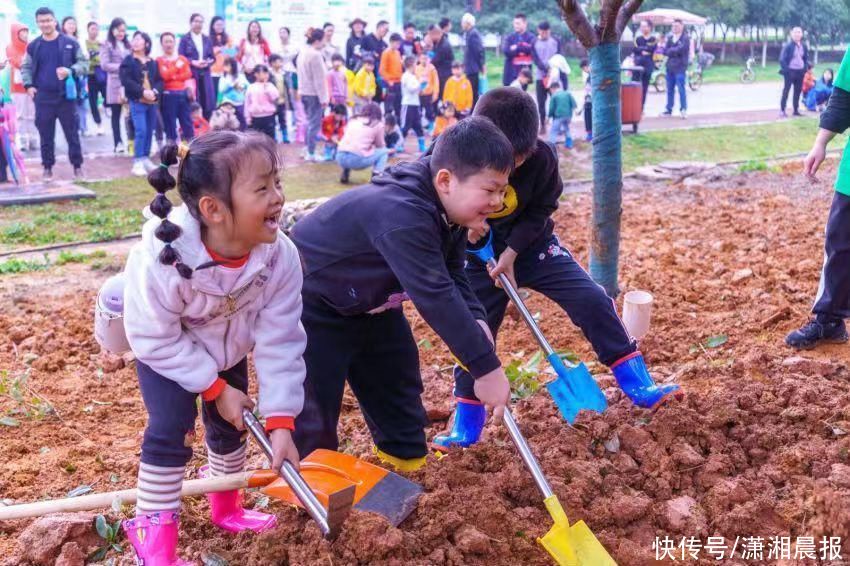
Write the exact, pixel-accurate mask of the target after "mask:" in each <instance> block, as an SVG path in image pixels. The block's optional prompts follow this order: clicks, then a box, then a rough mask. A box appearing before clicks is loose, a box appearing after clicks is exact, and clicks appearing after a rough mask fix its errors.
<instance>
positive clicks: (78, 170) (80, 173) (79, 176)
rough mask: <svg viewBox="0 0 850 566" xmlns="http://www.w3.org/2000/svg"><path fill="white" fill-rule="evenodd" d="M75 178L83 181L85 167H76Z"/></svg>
mask: <svg viewBox="0 0 850 566" xmlns="http://www.w3.org/2000/svg"><path fill="white" fill-rule="evenodd" d="M74 180H75V181H82V180H83V169H82V168H81V167H74Z"/></svg>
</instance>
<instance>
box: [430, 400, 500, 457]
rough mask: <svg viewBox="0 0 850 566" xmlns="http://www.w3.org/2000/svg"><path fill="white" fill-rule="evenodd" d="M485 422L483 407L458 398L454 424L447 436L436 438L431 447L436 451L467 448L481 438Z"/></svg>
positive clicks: (485, 416)
mask: <svg viewBox="0 0 850 566" xmlns="http://www.w3.org/2000/svg"><path fill="white" fill-rule="evenodd" d="M485 420H487V412H486V409H485V408H484V405H482V404H481V403H479V402H478V401H473V400H470V399H462V398H460V397H458V399H457V406H456V407H455V422H454V425H453V426H452V431H451V432H450V433H449V434H447V435H446V434H441V435H439V436H436V437H435V438H434V440H433V441H432V442H431V445H432V446H433V447H434V448H435V449H437V450H443V451H447V450H449V449H451V448H468V447H469V446H472V445H473V444H475V443H476V442H478V439H479V438H480V437H481V429H483V428H484V421H485Z"/></svg>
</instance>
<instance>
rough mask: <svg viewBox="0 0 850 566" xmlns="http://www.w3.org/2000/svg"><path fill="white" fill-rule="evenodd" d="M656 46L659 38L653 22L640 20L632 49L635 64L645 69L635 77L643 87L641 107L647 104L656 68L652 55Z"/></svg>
mask: <svg viewBox="0 0 850 566" xmlns="http://www.w3.org/2000/svg"><path fill="white" fill-rule="evenodd" d="M656 47H658V39H656V37H655V35H654V34H653V33H652V22H650V21H649V20H642V21H641V22H640V31H639V33H638V34H637V35H636V36H635V46H634V48H633V49H632V55H633V56H634V59H635V66H637V67H642V68H643V71H640V72H638V73H636V77H635V80H637V81H640V83H641V87H642V89H643V90H642V92H643V98H642V103H641V104H642V106H641V108H643V107H644V106H646V93H647V91H648V90H649V81H650V80H651V79H652V72H653V71H654V70H655V62H654V61H653V60H652V55H653V53H655V48H656Z"/></svg>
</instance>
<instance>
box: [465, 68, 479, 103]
mask: <svg viewBox="0 0 850 566" xmlns="http://www.w3.org/2000/svg"><path fill="white" fill-rule="evenodd" d="M466 78H467V79H469V84H470V85H471V86H472V109H473V110H475V105H476V104H477V103H478V98H479V97H480V96H481V93H480V92H479V91H480V89H481V85H480V84H479V82H478V73H468V74H467V75H466Z"/></svg>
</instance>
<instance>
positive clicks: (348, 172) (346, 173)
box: [339, 169, 351, 185]
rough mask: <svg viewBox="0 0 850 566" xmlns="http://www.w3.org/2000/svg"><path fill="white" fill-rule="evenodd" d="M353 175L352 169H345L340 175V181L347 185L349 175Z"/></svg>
mask: <svg viewBox="0 0 850 566" xmlns="http://www.w3.org/2000/svg"><path fill="white" fill-rule="evenodd" d="M350 175H351V169H343V170H342V175H340V177H339V182H340V183H342V184H343V185H347V184H348V183H349V176H350Z"/></svg>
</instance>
